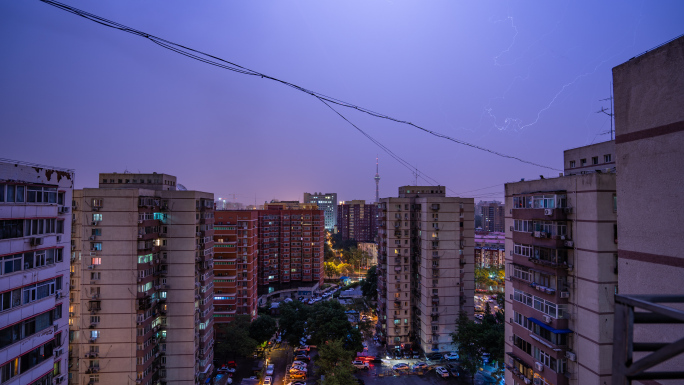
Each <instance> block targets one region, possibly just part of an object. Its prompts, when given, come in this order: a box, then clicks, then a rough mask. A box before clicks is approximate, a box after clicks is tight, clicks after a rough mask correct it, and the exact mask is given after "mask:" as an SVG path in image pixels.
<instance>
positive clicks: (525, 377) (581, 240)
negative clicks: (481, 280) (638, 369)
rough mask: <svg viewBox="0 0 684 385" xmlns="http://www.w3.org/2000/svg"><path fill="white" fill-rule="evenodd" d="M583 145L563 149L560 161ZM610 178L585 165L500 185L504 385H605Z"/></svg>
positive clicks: (612, 259)
mask: <svg viewBox="0 0 684 385" xmlns="http://www.w3.org/2000/svg"><path fill="white" fill-rule="evenodd" d="M610 146H611V143H607V144H605V145H604V146H603V147H601V146H594V147H593V149H591V150H592V151H591V153H597V154H603V153H604V152H605V151H607V150H605V148H609V147H610ZM586 152H587V149H574V150H568V151H566V152H565V163H566V165H569V164H570V161H571V160H572V159H574V158H575V157H576V156H577V155H578V154H580V153H586ZM585 171H586V170H585ZM615 181H616V175H615V173H605V172H593V173H585V174H576V175H570V176H561V177H558V178H547V179H540V180H532V181H521V182H517V183H508V184H506V207H509V208H510V210H509V213H510V216H508V217H507V218H506V230H507V231H506V250H507V253H506V270H507V271H506V328H505V329H506V340H505V343H506V346H505V349H506V353H507V354H508V357H507V361H506V367H507V369H508V370H507V371H506V384H511V385H513V384H529V383H535V384H555V385H564V384H578V385H582V384H604V383H610V376H611V360H612V345H613V334H612V327H613V314H614V301H613V295H614V293H615V291H616V282H617V268H616V267H617V265H616V262H617V254H616V253H617V238H616V233H615V229H616V222H617V213H616V207H615V205H614V203H615Z"/></svg>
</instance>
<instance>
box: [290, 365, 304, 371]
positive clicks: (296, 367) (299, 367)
mask: <svg viewBox="0 0 684 385" xmlns="http://www.w3.org/2000/svg"><path fill="white" fill-rule="evenodd" d="M296 372H306V367H305V366H296V365H292V367H290V373H296Z"/></svg>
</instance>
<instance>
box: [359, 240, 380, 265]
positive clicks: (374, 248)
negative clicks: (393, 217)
mask: <svg viewBox="0 0 684 385" xmlns="http://www.w3.org/2000/svg"><path fill="white" fill-rule="evenodd" d="M356 248H357V249H359V250H361V251H364V252H366V253H367V254H368V256H369V257H370V259H369V260H368V263H367V264H368V266H373V265H377V264H378V244H377V243H374V242H359V243H358V244H357V245H356Z"/></svg>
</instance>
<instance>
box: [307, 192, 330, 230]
mask: <svg viewBox="0 0 684 385" xmlns="http://www.w3.org/2000/svg"><path fill="white" fill-rule="evenodd" d="M303 203H312V204H316V205H318V208H319V209H321V210H323V211H324V212H325V229H326V230H328V231H332V230H333V229H334V228H335V225H336V224H337V193H325V194H323V193H320V192H319V193H313V194H309V193H304V201H303Z"/></svg>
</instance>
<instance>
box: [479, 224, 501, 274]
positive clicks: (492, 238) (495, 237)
mask: <svg viewBox="0 0 684 385" xmlns="http://www.w3.org/2000/svg"><path fill="white" fill-rule="evenodd" d="M505 239H506V233H497V232H488V231H476V232H475V267H485V268H486V267H501V268H503V266H504V264H505V263H506V249H505V247H506V242H505Z"/></svg>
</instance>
